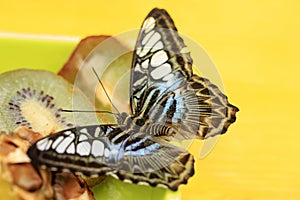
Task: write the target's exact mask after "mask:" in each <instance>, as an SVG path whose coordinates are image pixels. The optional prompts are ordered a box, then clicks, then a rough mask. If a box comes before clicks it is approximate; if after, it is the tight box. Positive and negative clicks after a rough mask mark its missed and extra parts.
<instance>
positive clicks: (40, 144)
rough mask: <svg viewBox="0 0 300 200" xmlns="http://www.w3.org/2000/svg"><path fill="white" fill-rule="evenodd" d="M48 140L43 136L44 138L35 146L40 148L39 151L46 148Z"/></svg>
mask: <svg viewBox="0 0 300 200" xmlns="http://www.w3.org/2000/svg"><path fill="white" fill-rule="evenodd" d="M48 141H49V139H48V138H45V139H42V140H40V141H38V142H37V143H36V147H37V148H38V150H40V151H44V150H47V149H46V147H47V144H48Z"/></svg>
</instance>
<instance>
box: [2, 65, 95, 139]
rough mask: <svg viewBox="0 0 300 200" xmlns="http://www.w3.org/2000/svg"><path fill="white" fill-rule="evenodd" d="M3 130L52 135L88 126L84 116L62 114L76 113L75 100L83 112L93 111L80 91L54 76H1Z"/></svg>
mask: <svg viewBox="0 0 300 200" xmlns="http://www.w3.org/2000/svg"><path fill="white" fill-rule="evenodd" d="M0 94H1V95H0V130H2V131H7V132H11V131H13V130H15V128H17V127H18V126H26V127H28V128H30V129H32V130H33V131H36V132H39V133H41V134H43V135H44V134H49V133H52V132H57V131H59V130H62V129H66V128H70V127H74V126H75V125H80V124H78V123H82V124H83V125H86V124H88V122H89V121H90V119H89V117H87V116H86V115H84V114H81V115H77V118H76V120H75V119H74V115H73V113H66V112H62V109H72V108H73V102H74V98H76V105H83V107H82V108H81V109H85V110H93V107H92V106H91V104H90V103H89V101H88V100H87V98H86V97H85V96H84V94H83V93H82V92H80V91H77V90H76V92H75V90H74V88H73V85H71V84H69V83H68V82H66V81H65V80H64V79H63V78H61V77H59V76H57V75H56V74H54V73H51V72H48V71H42V70H28V69H20V70H15V71H10V72H6V73H3V74H1V75H0Z"/></svg>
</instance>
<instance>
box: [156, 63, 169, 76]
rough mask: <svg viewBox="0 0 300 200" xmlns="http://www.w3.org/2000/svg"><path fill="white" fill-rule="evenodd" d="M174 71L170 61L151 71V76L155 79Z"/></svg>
mask: <svg viewBox="0 0 300 200" xmlns="http://www.w3.org/2000/svg"><path fill="white" fill-rule="evenodd" d="M171 72H172V68H171V65H170V64H169V63H165V64H163V65H161V66H159V67H157V68H156V69H154V70H153V71H152V72H151V76H152V78H153V79H160V78H163V77H164V76H166V75H167V74H169V73H171Z"/></svg>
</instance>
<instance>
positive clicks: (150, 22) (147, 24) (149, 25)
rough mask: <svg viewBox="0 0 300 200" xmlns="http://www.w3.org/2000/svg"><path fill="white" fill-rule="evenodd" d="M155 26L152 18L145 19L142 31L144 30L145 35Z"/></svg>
mask: <svg viewBox="0 0 300 200" xmlns="http://www.w3.org/2000/svg"><path fill="white" fill-rule="evenodd" d="M154 26H155V19H154V18H153V17H148V18H147V19H145V21H144V23H143V26H142V29H145V33H147V32H149V31H150V30H151V29H153V28H154Z"/></svg>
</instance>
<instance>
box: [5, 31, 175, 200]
mask: <svg viewBox="0 0 300 200" xmlns="http://www.w3.org/2000/svg"><path fill="white" fill-rule="evenodd" d="M78 42H79V39H78V38H67V37H65V38H64V37H63V38H61V37H57V38H56V37H48V36H47V37H46V36H45V37H44V36H37V37H34V36H26V35H24V36H23V35H19V36H18V35H12V36H9V35H6V36H5V37H3V36H2V37H0V73H2V72H5V71H8V70H13V69H18V68H31V69H46V70H49V71H52V72H57V71H58V70H59V69H60V68H61V67H62V66H63V64H64V63H65V62H66V61H67V59H68V58H69V56H70V54H71V53H72V51H73V49H74V48H75V46H76V45H77V43H78ZM1 182H3V181H1V180H0V192H1V191H2V190H3V187H2V186H4V185H5V184H4V183H1ZM93 191H94V194H95V197H96V199H97V200H98V199H99V200H100V199H101V200H105V199H109V200H123V199H124V200H125V199H126V200H127V199H131V200H135V199H136V200H140V199H143V200H152V199H153V200H166V199H169V200H171V199H172V200H174V199H176V200H179V199H180V193H179V192H172V191H170V190H167V189H164V188H153V187H149V186H143V185H135V184H130V183H124V182H121V181H119V180H116V179H114V178H112V177H107V178H106V179H105V180H104V181H103V182H102V183H100V184H99V185H97V186H96V187H94V188H93ZM2 194H3V193H2Z"/></svg>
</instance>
